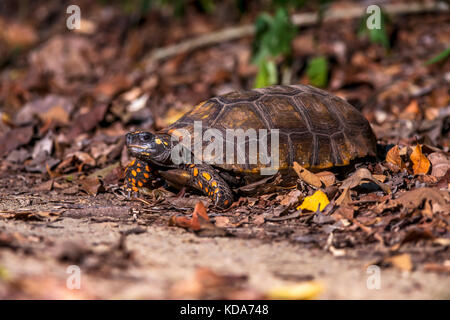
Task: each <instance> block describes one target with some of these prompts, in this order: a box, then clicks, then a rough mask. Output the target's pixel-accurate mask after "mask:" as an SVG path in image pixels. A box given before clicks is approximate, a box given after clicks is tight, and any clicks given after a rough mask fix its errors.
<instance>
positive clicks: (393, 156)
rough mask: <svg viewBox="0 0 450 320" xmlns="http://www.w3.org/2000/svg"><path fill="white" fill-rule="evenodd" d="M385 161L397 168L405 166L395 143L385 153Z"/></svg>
mask: <svg viewBox="0 0 450 320" xmlns="http://www.w3.org/2000/svg"><path fill="white" fill-rule="evenodd" d="M386 162H389V163H391V164H394V165H396V166H397V167H398V168H399V169H403V168H405V164H404V162H403V160H402V158H401V157H400V150H399V148H398V146H397V145H396V146H394V147H392V148H391V149H390V150H389V151H388V153H387V154H386Z"/></svg>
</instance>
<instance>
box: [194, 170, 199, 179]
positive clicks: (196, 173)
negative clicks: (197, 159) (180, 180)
mask: <svg viewBox="0 0 450 320" xmlns="http://www.w3.org/2000/svg"><path fill="white" fill-rule="evenodd" d="M197 175H198V169H197V168H195V169H194V177H196V176H197Z"/></svg>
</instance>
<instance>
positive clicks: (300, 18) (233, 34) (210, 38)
mask: <svg viewBox="0 0 450 320" xmlns="http://www.w3.org/2000/svg"><path fill="white" fill-rule="evenodd" d="M448 9H449V8H448V5H447V4H446V3H445V2H441V1H438V2H427V3H423V2H413V3H393V4H386V5H384V6H383V10H384V11H385V12H386V13H387V14H389V15H406V14H414V13H422V12H445V11H448ZM365 12H366V7H365V6H358V7H352V8H339V9H329V10H327V11H325V13H324V15H323V20H322V21H323V22H329V21H337V20H343V19H355V18H359V17H362V16H363V15H364V14H365ZM291 19H292V23H293V24H294V25H296V26H311V25H314V24H316V23H318V22H319V14H318V13H315V12H308V13H297V14H294V15H292V17H291ZM254 33H255V27H254V25H252V24H247V25H243V26H239V27H231V28H226V29H223V30H220V31H217V32H212V33H209V34H206V35H202V36H198V37H195V38H191V39H188V40H186V41H183V42H180V43H177V44H174V45H170V46H167V47H163V48H158V49H155V50H153V51H152V52H151V53H150V54H149V55H148V56H146V57H145V58H144V61H145V65H147V66H148V65H149V64H152V63H154V62H157V61H159V60H163V59H167V58H170V57H172V56H174V55H177V54H181V53H185V52H189V51H192V50H195V49H198V48H201V47H205V46H210V45H213V44H216V43H222V42H227V41H231V40H235V39H240V38H244V37H248V36H252V35H253V34H254Z"/></svg>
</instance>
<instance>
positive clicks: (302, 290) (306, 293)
mask: <svg viewBox="0 0 450 320" xmlns="http://www.w3.org/2000/svg"><path fill="white" fill-rule="evenodd" d="M322 291H323V285H322V284H320V283H318V282H314V281H308V282H301V283H297V284H290V285H285V286H281V287H277V288H274V289H272V290H269V292H267V297H268V298H269V299H274V300H309V299H315V298H316V297H317V296H318V295H319V294H320V293H321V292H322Z"/></svg>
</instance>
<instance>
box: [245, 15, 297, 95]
mask: <svg viewBox="0 0 450 320" xmlns="http://www.w3.org/2000/svg"><path fill="white" fill-rule="evenodd" d="M255 29H256V35H255V39H254V41H253V54H252V56H253V57H252V62H253V63H254V64H256V65H257V66H258V67H259V72H258V75H257V77H256V79H255V86H256V87H258V88H259V87H264V86H267V85H270V84H275V83H277V82H278V73H277V68H276V64H275V62H274V61H275V60H276V58H278V57H283V58H285V57H287V56H288V55H290V54H291V50H292V49H291V42H292V39H293V38H294V37H295V35H296V33H297V29H296V28H295V26H294V25H293V24H292V22H291V20H290V18H289V14H288V13H287V11H286V10H285V9H284V8H279V9H278V10H277V11H276V13H275V15H274V16H271V15H269V14H267V13H262V14H261V15H259V17H258V18H257V19H256V21H255Z"/></svg>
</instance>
